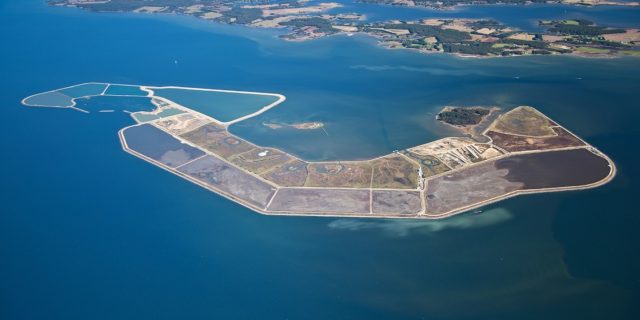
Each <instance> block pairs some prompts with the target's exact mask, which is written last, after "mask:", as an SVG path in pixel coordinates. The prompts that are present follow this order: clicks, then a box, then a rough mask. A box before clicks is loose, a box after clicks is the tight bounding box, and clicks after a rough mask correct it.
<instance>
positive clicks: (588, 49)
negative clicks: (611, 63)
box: [576, 47, 609, 53]
mask: <svg viewBox="0 0 640 320" xmlns="http://www.w3.org/2000/svg"><path fill="white" fill-rule="evenodd" d="M576 51H578V52H582V53H609V50H607V49H600V48H591V47H578V48H576Z"/></svg>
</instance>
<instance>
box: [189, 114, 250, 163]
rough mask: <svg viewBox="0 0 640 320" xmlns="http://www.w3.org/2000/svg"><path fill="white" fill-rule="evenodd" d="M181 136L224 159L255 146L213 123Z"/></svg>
mask: <svg viewBox="0 0 640 320" xmlns="http://www.w3.org/2000/svg"><path fill="white" fill-rule="evenodd" d="M181 137H182V138H183V139H185V140H187V141H189V142H191V143H193V144H195V145H198V146H200V147H202V148H204V149H206V150H208V151H211V152H213V153H215V154H217V155H219V156H221V157H223V158H225V159H228V158H230V157H232V156H234V155H237V154H240V153H244V152H247V151H249V150H251V149H253V148H256V146H255V145H254V144H252V143H249V142H247V141H245V140H242V139H239V138H236V137H234V136H232V135H231V134H229V133H228V132H227V130H226V129H224V128H223V127H221V126H219V125H217V124H214V123H210V124H207V125H205V126H202V127H200V128H198V129H195V130H193V131H190V132H188V133H185V134H183V135H181Z"/></svg>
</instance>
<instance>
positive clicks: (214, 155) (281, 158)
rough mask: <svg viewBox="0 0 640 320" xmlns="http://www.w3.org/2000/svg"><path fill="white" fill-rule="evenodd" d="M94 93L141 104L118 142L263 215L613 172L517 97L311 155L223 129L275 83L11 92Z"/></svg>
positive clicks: (463, 203) (529, 189)
mask: <svg viewBox="0 0 640 320" xmlns="http://www.w3.org/2000/svg"><path fill="white" fill-rule="evenodd" d="M103 97H142V98H144V99H148V100H149V101H150V103H151V104H152V106H153V108H152V109H149V110H140V111H134V112H129V113H130V115H131V117H132V120H133V121H134V122H135V124H133V125H131V126H128V127H125V128H123V129H121V130H120V131H119V132H118V136H119V139H120V142H121V145H122V148H123V149H124V151H126V152H128V153H130V154H132V155H134V156H136V157H138V158H140V159H143V160H145V161H147V162H149V163H151V164H153V165H155V166H157V167H159V168H162V169H164V170H166V171H168V172H170V173H173V174H175V175H177V176H179V177H181V178H183V179H186V180H188V181H191V182H193V183H195V184H197V185H199V186H201V187H203V188H206V189H208V190H210V191H212V192H214V193H216V194H218V195H220V196H223V197H226V198H228V199H229V200H232V201H234V202H236V203H238V204H240V205H243V206H245V207H247V208H249V209H251V210H253V211H255V212H258V213H262V214H267V215H290V216H338V217H344V216H353V217H369V218H417V219H439V218H445V217H449V216H452V215H456V214H459V213H462V212H468V211H469V210H472V209H475V208H479V207H482V206H485V205H487V204H490V203H494V202H496V201H501V200H504V199H507V198H510V197H513V196H517V195H523V194H531V193H541V192H556V191H566V190H579V189H587V188H594V187H597V186H600V185H603V184H605V183H607V182H609V181H610V180H611V179H612V178H613V177H614V176H615V173H616V168H615V165H614V163H613V161H611V159H610V158H609V157H607V156H606V155H605V154H604V153H602V152H601V151H599V150H598V149H596V148H595V147H594V146H592V145H589V144H588V143H587V142H585V141H584V140H582V139H580V138H579V137H578V136H576V135H574V134H573V133H571V132H570V131H569V130H567V129H566V128H564V127H562V126H561V125H559V124H558V123H557V122H555V121H553V120H551V119H549V118H548V117H546V116H545V115H544V114H542V113H540V112H539V111H538V110H536V109H535V108H533V107H529V106H520V107H517V108H513V109H510V110H508V111H506V112H503V113H498V112H497V111H495V110H497V108H490V109H484V108H481V107H472V108H471V109H469V110H467V111H463V110H464V108H462V107H449V108H446V109H445V110H444V111H443V112H442V113H441V114H442V115H441V116H440V119H441V121H445V122H447V123H450V124H452V125H462V126H467V125H471V126H479V125H481V124H483V123H485V122H486V123H487V124H486V126H483V128H484V129H483V130H482V132H481V133H480V134H479V138H476V137H447V138H443V139H439V140H436V141H431V142H426V143H425V144H422V145H419V146H415V147H410V148H407V149H403V150H396V151H394V152H392V153H390V154H386V155H381V156H380V157H377V158H374V159H369V160H358V161H352V160H345V161H323V162H313V161H307V160H305V159H301V158H299V157H296V156H295V155H292V154H289V153H287V152H284V151H282V150H279V149H277V148H271V147H263V146H259V145H257V144H254V143H252V142H250V141H247V140H245V139H243V138H241V137H238V136H236V135H234V134H232V133H230V132H229V130H228V129H229V126H231V125H233V124H236V123H239V122H241V121H244V120H247V119H250V118H252V117H255V116H257V115H260V114H262V113H264V112H268V111H269V110H270V109H272V108H274V107H276V106H280V105H281V104H282V102H284V101H285V99H286V97H285V96H283V95H281V94H274V93H261V92H245V91H234V90H216V89H202V88H187V87H154V86H139V85H125V84H111V83H84V84H79V85H74V86H70V87H65V88H62V89H56V90H52V91H48V92H43V93H39V94H34V95H32V96H29V97H27V98H25V99H23V100H22V103H23V104H24V105H26V106H30V107H52V108H62V109H73V110H76V111H81V112H87V113H89V112H92V109H91V106H92V103H93V101H95V99H101V98H103ZM78 102H82V103H81V105H79V104H78ZM454 110H459V111H454ZM481 110H484V111H481ZM487 110H489V111H487ZM98 111H105V110H98ZM109 111H113V110H109ZM453 113H455V114H460V115H461V116H451V114H453ZM489 114H493V115H494V116H493V117H490V116H489ZM480 136H481V137H480ZM480 138H481V139H480Z"/></svg>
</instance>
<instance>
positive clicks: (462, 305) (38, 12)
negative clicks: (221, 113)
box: [0, 0, 640, 319]
mask: <svg viewBox="0 0 640 320" xmlns="http://www.w3.org/2000/svg"><path fill="white" fill-rule="evenodd" d="M511 10H514V11H512V12H513V14H514V15H517V14H518V12H517V10H521V9H518V8H515V7H514V9H511ZM569 14H571V12H570V13H569ZM0 18H2V19H0V21H1V22H0V23H1V26H2V28H0V39H2V41H3V50H2V51H1V52H0V55H1V56H2V59H1V60H0V69H1V70H2V72H1V73H0V84H1V86H0V90H1V93H2V95H0V99H1V101H2V104H1V106H2V110H3V112H4V113H3V116H4V119H10V120H11V121H6V122H5V123H4V125H3V126H1V127H0V128H1V130H3V132H2V135H0V147H1V148H2V150H3V153H2V164H3V165H2V166H1V167H0V170H1V171H0V174H1V176H2V177H3V179H0V191H1V192H0V197H1V198H0V199H1V200H2V210H0V274H1V275H2V277H3V281H1V282H0V318H2V319H114V318H115V319H148V318H152V319H175V318H189V319H211V318H222V319H227V318H240V319H243V318H244V319H246V318H265V319H283V318H288V319H328V318H331V319H425V318H426V319H496V318H502V319H541V318H545V319H567V318H572V319H573V318H582V319H603V318H607V319H635V318H637V315H638V313H639V312H640V310H639V309H638V305H639V304H638V301H639V300H640V285H639V283H638V280H637V274H638V271H639V270H640V259H638V256H637V252H638V249H639V248H638V246H639V243H640V236H639V235H638V233H637V230H638V228H639V227H640V218H639V217H638V215H637V209H636V208H635V207H636V203H635V201H634V199H635V195H637V194H639V193H640V187H639V185H638V182H637V181H638V180H639V179H640V171H639V170H638V169H637V152H636V151H635V149H634V148H633V146H635V145H636V144H637V139H638V138H640V131H639V129H638V126H637V125H636V122H637V121H636V119H637V118H638V115H639V111H638V110H639V108H640V104H639V102H638V101H640V99H639V96H638V94H639V93H638V92H639V90H638V89H639V88H638V83H640V81H639V80H640V76H639V75H640V60H638V59H601V60H590V59H576V58H569V57H553V58H548V57H547V58H544V59H541V58H515V59H502V60H496V59H493V60H492V59H483V60H469V59H458V58H454V57H449V56H440V55H430V56H422V55H417V54H414V53H411V52H407V51H389V50H382V49H379V48H377V47H375V46H374V44H373V43H372V41H371V40H370V39H367V38H363V37H333V38H329V39H322V40H319V41H314V42H308V43H285V42H282V41H279V40H277V39H275V38H273V37H272V35H273V32H271V31H266V32H263V31H252V30H250V29H245V28H229V27H225V26H214V25H211V24H208V23H201V22H199V21H196V20H194V19H189V18H186V17H179V16H154V17H151V16H145V15H133V14H89V13H85V12H82V11H79V10H74V9H66V8H51V7H46V6H44V5H43V3H42V2H41V1H39V0H38V1H0ZM636 21H640V19H637V20H636ZM159 40H162V41H159ZM172 43H175V44H176V45H168V44H172ZM123 48H126V50H123ZM160 49H161V50H160ZM222 49H224V50H222ZM45 50H46V53H47V54H46V55H44V54H43V52H45ZM176 60H177V61H178V63H177V64H176V63H175V61H176ZM88 81H105V82H114V83H141V84H149V85H179V86H192V87H205V88H222V89H232V90H233V89H236V90H248V91H262V92H277V93H282V94H285V95H286V96H287V101H286V102H284V103H283V104H282V105H280V106H278V107H276V108H274V109H272V110H270V111H269V112H267V113H264V114H263V115H261V117H260V118H255V119H253V120H252V121H247V122H242V123H239V124H237V125H235V126H233V127H232V128H231V130H232V131H233V132H235V133H237V134H239V135H241V136H242V137H244V138H247V139H250V140H253V141H255V142H257V143H260V144H266V145H274V146H281V147H286V148H287V150H289V151H291V152H294V153H296V154H298V155H301V156H303V157H305V158H309V159H334V158H342V159H345V158H350V159H353V158H363V157H370V156H373V155H379V154H383V153H387V152H389V151H391V150H393V149H399V148H402V147H406V146H411V145H415V144H418V143H422V142H424V141H428V140H431V139H434V138H436V137H439V136H442V135H444V134H448V132H446V131H445V129H444V128H440V127H437V126H435V124H434V123H433V116H434V115H435V112H436V111H437V110H438V109H439V107H440V106H442V105H447V104H463V105H474V104H500V105H503V106H507V107H508V106H515V105H519V104H529V105H533V106H536V107H538V108H540V110H542V111H543V112H545V113H546V114H548V115H549V116H550V117H552V118H553V119H555V120H557V121H558V122H560V123H561V124H563V125H564V126H566V127H567V128H569V129H570V130H572V131H574V132H575V133H577V134H579V135H580V136H582V137H583V138H585V139H586V140H587V141H589V142H590V143H592V144H594V145H595V146H597V147H598V148H599V149H601V150H602V151H603V152H605V153H607V154H608V155H610V156H611V157H612V159H613V160H614V161H615V162H616V164H617V165H618V169H619V175H618V176H617V177H616V179H615V180H614V181H613V182H612V183H610V184H608V185H606V186H604V187H601V188H598V189H593V190H586V191H579V192H578V191H576V192H567V193H555V194H543V195H534V196H526V197H519V198H514V199H510V200H507V201H504V202H501V203H499V204H495V205H492V206H490V207H487V208H485V209H484V211H483V212H482V213H481V214H468V215H463V216H459V217H454V218H451V219H447V220H442V221H387V220H362V219H330V218H291V217H267V216H260V215H257V214H254V213H252V212H250V211H249V210H247V209H244V208H242V207H240V206H239V205H236V204H234V203H232V202H230V201H227V200H225V199H222V198H220V197H218V196H216V195H214V194H212V193H210V192H208V191H206V190H203V189H201V188H199V187H197V186H195V185H193V184H191V183H189V182H187V181H184V180H182V179H179V178H177V177H175V176H174V175H171V174H169V173H166V172H164V171H163V170H161V169H159V168H157V167H154V166H152V165H149V164H148V163H146V162H144V161H142V160H139V159H137V158H135V157H133V156H131V155H128V154H126V153H125V152H123V151H122V150H121V147H120V144H119V142H118V137H117V131H118V130H119V129H120V128H122V127H124V126H127V125H130V124H131V123H132V121H133V120H132V119H131V118H130V117H129V115H128V114H126V113H122V112H120V110H122V109H125V110H130V111H135V110H144V109H147V108H150V105H149V103H148V98H127V99H126V100H120V99H122V98H104V97H103V98H93V99H91V100H90V101H83V100H79V101H78V103H79V107H82V108H83V109H87V110H90V111H95V110H101V109H114V110H116V112H113V113H98V112H92V113H90V114H84V113H80V112H76V111H72V110H56V109H42V108H25V107H23V106H21V105H20V100H21V99H22V98H24V97H26V96H28V95H30V94H33V93H37V92H43V91H47V90H51V89H55V88H60V87H64V86H67V85H72V84H76V83H81V82H88ZM91 106H93V107H91ZM265 120H274V121H282V122H287V123H288V122H296V121H307V120H314V121H324V122H326V123H327V126H326V129H327V134H328V135H327V134H325V133H322V132H315V131H314V132H308V133H300V132H297V131H287V130H283V131H270V130H267V129H266V128H265V127H264V126H262V125H261V124H260V123H261V121H265ZM354 146H355V147H354Z"/></svg>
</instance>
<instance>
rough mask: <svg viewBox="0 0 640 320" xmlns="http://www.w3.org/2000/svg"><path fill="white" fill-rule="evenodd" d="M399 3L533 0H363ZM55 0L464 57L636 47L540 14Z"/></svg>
mask: <svg viewBox="0 0 640 320" xmlns="http://www.w3.org/2000/svg"><path fill="white" fill-rule="evenodd" d="M367 1H371V2H376V3H379V2H382V3H387V1H389V3H391V4H399V5H416V6H431V5H436V4H438V5H442V6H445V7H449V6H455V5H459V4H491V3H510V4H528V3H532V2H536V3H538V1H520V0H515V1H508V2H500V1H493V0H491V1H489V0H487V1H483V2H477V1H468V0H453V1H444V2H442V1H437V2H436V1H422V2H419V1H404V0H402V1H396V0H367ZM540 2H544V3H565V4H575V5H587V4H588V5H600V4H607V5H611V4H614V3H615V4H619V5H637V3H636V2H614V1H600V0H575V1H574V0H558V1H540ZM49 3H50V4H52V5H57V6H70V7H78V8H82V9H86V10H90V11H97V12H135V13H148V14H184V15H190V16H195V17H198V18H201V19H205V20H209V21H214V22H218V23H225V24H239V25H246V26H250V27H256V28H281V29H283V30H286V31H285V33H284V34H282V35H281V36H280V37H281V38H282V39H285V40H289V41H306V40H311V39H316V38H321V37H326V36H331V35H338V34H343V35H353V34H356V33H359V34H365V35H369V36H372V37H375V38H376V39H378V43H379V44H380V45H381V46H384V47H387V48H403V49H410V50H417V51H419V52H423V53H450V54H456V55H460V56H465V57H491V56H493V57H502V56H522V55H558V54H571V55H579V56H593V57H601V56H617V55H631V56H638V55H639V54H640V47H639V44H640V31H639V30H638V29H620V28H611V27H607V26H600V25H596V24H595V23H593V22H591V21H587V20H557V21H540V22H539V24H540V25H541V26H542V27H544V28H546V29H545V31H544V32H540V33H530V32H524V31H520V30H518V29H517V28H514V27H512V26H507V25H503V24H501V23H499V22H496V21H494V20H490V19H423V20H415V21H404V20H392V21H382V22H367V21H366V17H365V16H364V15H363V14H360V13H358V12H351V13H332V11H333V10H334V9H336V8H340V7H342V5H341V4H339V3H336V2H321V3H315V2H313V3H312V2H309V1H307V0H292V1H269V0H264V1H256V2H251V3H248V2H246V1H237V0H227V1H224V0H220V1H218V0H207V1H205V0H180V1H165V0H101V1H95V0H49Z"/></svg>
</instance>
